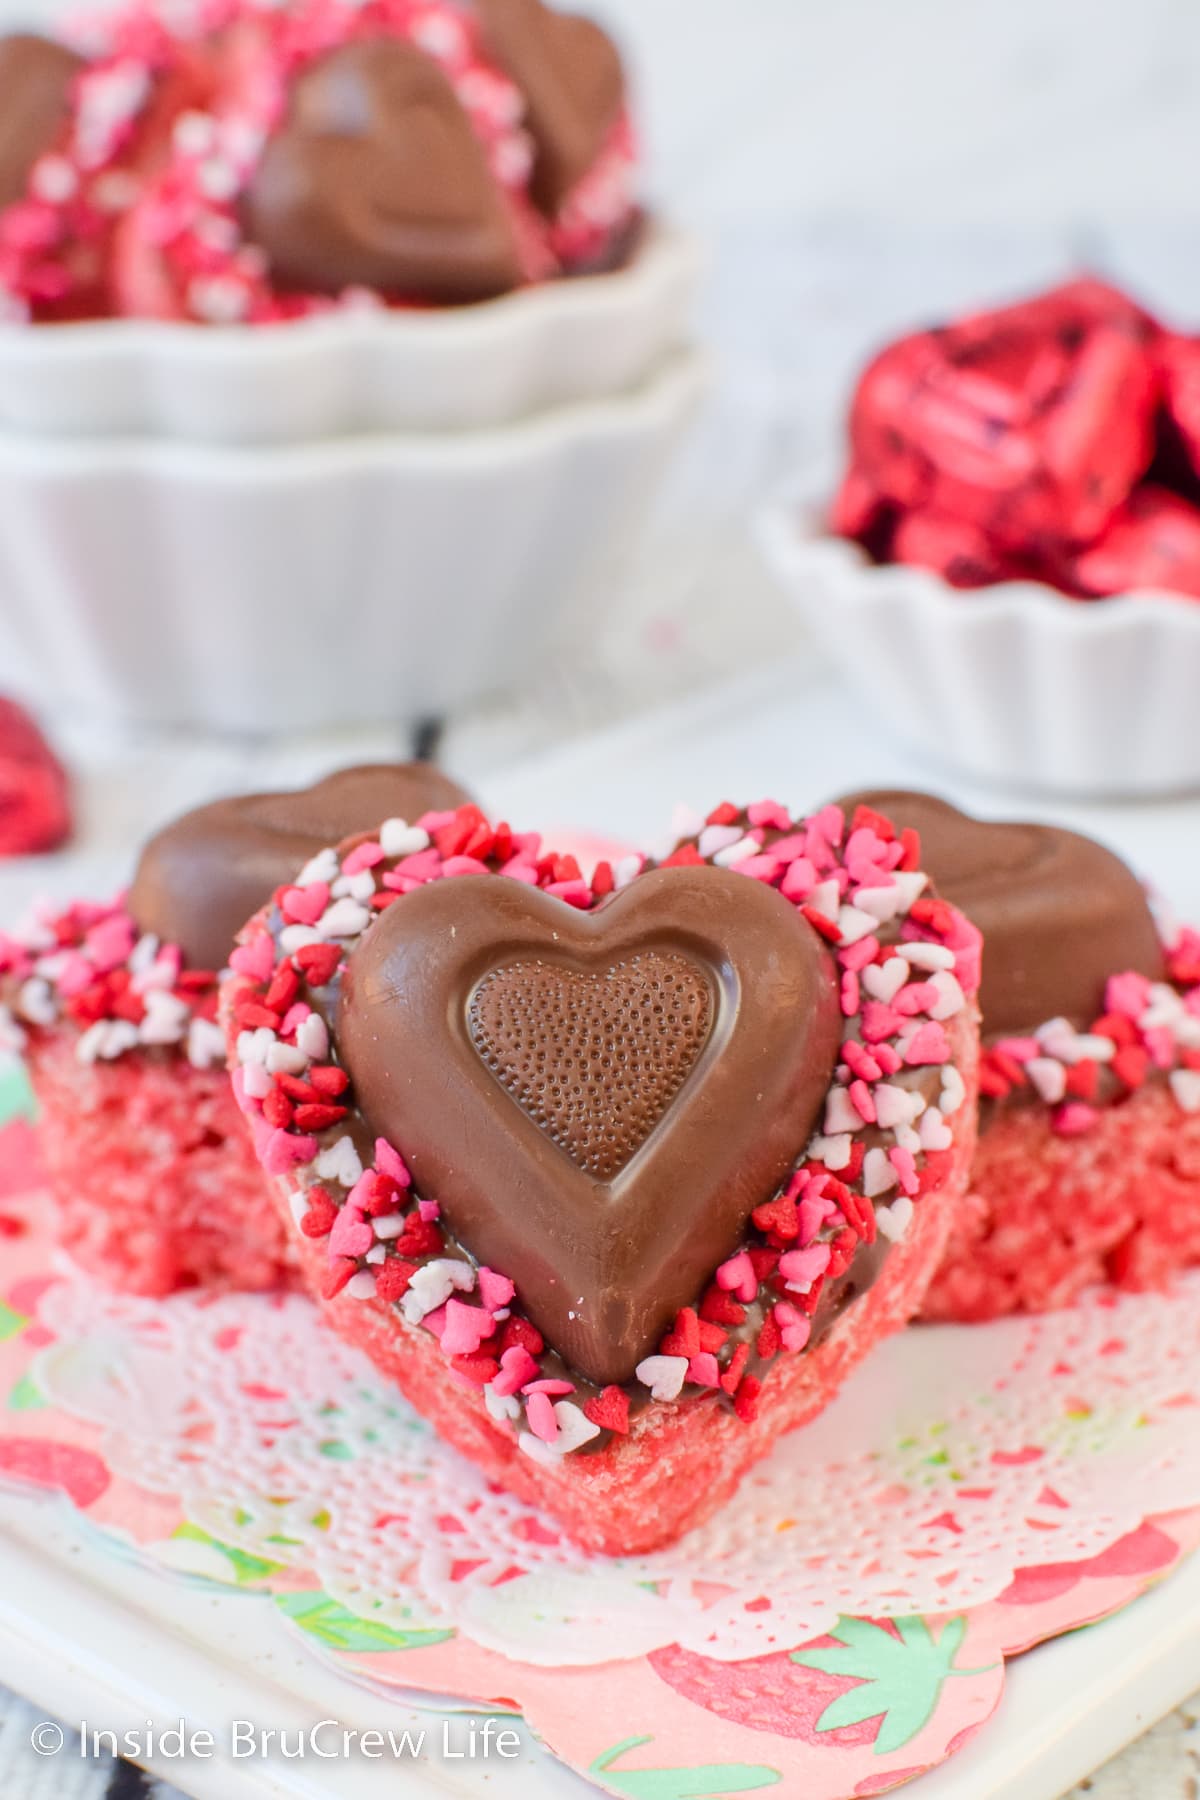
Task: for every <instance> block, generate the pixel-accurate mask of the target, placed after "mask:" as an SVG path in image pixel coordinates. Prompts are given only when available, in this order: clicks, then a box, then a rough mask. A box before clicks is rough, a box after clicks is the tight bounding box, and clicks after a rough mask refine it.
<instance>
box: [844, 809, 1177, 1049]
mask: <svg viewBox="0 0 1200 1800" xmlns="http://www.w3.org/2000/svg"><path fill="white" fill-rule="evenodd" d="M838 805H839V806H844V807H845V808H846V810H847V812H848V813H849V814H850V815H853V812H854V808H855V807H856V806H860V805H861V806H869V807H873V808H874V810H875V811H876V812H880V813H882V814H883V815H884V817H885V818H888V819H890V820H891V821H892V823H893V824H894V825H895V826H896V827H897V829H903V828H904V827H905V826H910V827H912V829H913V830H915V831H918V832H919V833H920V836H921V866H922V868H923V869H925V870H926V871H927V872H928V873H929V875H930V876H931V877H932V879H933V882H934V885H935V886H936V888H937V890H938V892H939V893H940V894H941V895H942V896H943V897H944V898H945V899H947V900H950V901H952V902H953V904H954V905H955V906H957V907H959V908H961V910H962V911H963V912H964V913H966V915H967V917H968V918H969V919H970V920H971V921H972V922H973V923H974V924H975V925H977V926H978V927H979V929H980V931H982V933H983V986H982V989H981V992H980V1004H981V1006H982V1009H983V1028H984V1033H985V1035H986V1036H988V1037H991V1038H995V1037H1020V1036H1023V1035H1025V1034H1026V1033H1028V1032H1030V1031H1032V1030H1034V1028H1035V1027H1036V1026H1038V1025H1042V1024H1045V1022H1046V1020H1047V1019H1054V1018H1059V1017H1062V1018H1066V1019H1070V1020H1071V1021H1072V1023H1073V1024H1075V1025H1076V1026H1080V1027H1085V1028H1086V1027H1087V1026H1088V1025H1090V1024H1091V1023H1092V1022H1093V1021H1094V1020H1095V1019H1096V1018H1097V1017H1098V1016H1099V1014H1100V1013H1101V1012H1103V1010H1104V986H1105V982H1106V981H1107V979H1108V977H1109V976H1110V975H1115V974H1118V973H1120V972H1121V971H1122V970H1125V969H1136V970H1137V971H1138V972H1139V973H1140V974H1142V975H1148V976H1150V977H1151V978H1152V979H1154V980H1162V979H1163V977H1164V962H1163V952H1162V944H1161V942H1160V940H1159V936H1158V931H1157V929H1156V927H1155V924H1154V917H1153V914H1152V913H1151V911H1150V907H1149V904H1148V902H1147V900H1146V895H1145V892H1144V890H1143V888H1142V886H1141V883H1140V882H1139V881H1138V879H1137V877H1136V876H1135V875H1134V874H1133V873H1132V871H1131V870H1129V869H1128V868H1126V866H1125V864H1124V863H1123V862H1122V861H1121V859H1120V857H1119V856H1114V855H1113V853H1112V851H1111V850H1106V849H1105V848H1104V846H1103V845H1102V844H1097V843H1095V842H1094V840H1093V839H1091V838H1087V837H1082V836H1080V835H1079V833H1078V832H1074V831H1063V830H1061V829H1059V828H1058V827H1056V826H1051V825H1021V824H992V823H989V822H986V821H984V820H982V819H973V818H971V817H970V816H969V815H968V814H967V813H961V812H959V811H958V810H957V809H956V808H955V807H953V806H950V805H948V804H947V802H946V801H944V800H938V799H935V798H934V796H933V795H931V794H910V793H904V792H895V791H891V790H887V789H877V790H874V791H872V792H869V793H860V794H850V795H847V796H846V797H845V798H843V799H841V800H839V801H838Z"/></svg>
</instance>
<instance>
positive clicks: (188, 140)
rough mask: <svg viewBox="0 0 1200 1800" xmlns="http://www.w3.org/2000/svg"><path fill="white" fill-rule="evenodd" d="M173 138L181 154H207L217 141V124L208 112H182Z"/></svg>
mask: <svg viewBox="0 0 1200 1800" xmlns="http://www.w3.org/2000/svg"><path fill="white" fill-rule="evenodd" d="M171 139H172V142H173V144H174V147H175V149H176V150H178V151H179V153H180V155H181V156H205V155H207V153H208V152H209V151H210V150H211V149H212V147H213V145H214V144H215V143H216V141H217V132H216V126H215V125H214V123H213V121H212V119H211V118H210V117H209V115H208V114H207V113H202V112H185V113H181V114H180V116H179V118H178V119H176V121H175V129H174V131H173V132H172V133H171Z"/></svg>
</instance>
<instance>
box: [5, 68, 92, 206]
mask: <svg viewBox="0 0 1200 1800" xmlns="http://www.w3.org/2000/svg"><path fill="white" fill-rule="evenodd" d="M86 66H87V65H86V63H85V62H84V60H83V58H82V57H81V56H76V55H75V53H74V51H73V50H68V49H67V48H66V46H65V45H64V44H56V43H54V42H53V41H52V39H50V38H43V37H34V36H32V35H30V34H27V33H18V34H16V35H14V36H12V37H5V38H0V208H2V207H6V206H12V205H14V204H15V203H16V202H17V201H18V200H23V199H24V197H25V191H26V188H27V187H28V185H29V177H30V175H31V173H32V172H33V166H34V164H35V163H36V162H37V160H38V158H39V157H40V156H44V155H45V154H46V152H47V151H48V150H53V149H54V147H55V145H56V144H57V142H58V140H59V138H60V137H61V135H62V131H63V128H64V126H65V125H66V123H67V120H68V118H69V117H70V103H71V84H72V82H73V81H74V80H75V77H76V76H77V75H78V74H79V72H80V70H81V69H84V68H86Z"/></svg>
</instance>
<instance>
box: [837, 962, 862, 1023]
mask: <svg viewBox="0 0 1200 1800" xmlns="http://www.w3.org/2000/svg"><path fill="white" fill-rule="evenodd" d="M841 1002H842V1017H843V1018H845V1019H852V1018H853V1017H854V1015H855V1013H856V1012H857V1011H858V1009H859V1007H860V1006H861V1005H862V992H861V990H860V988H859V985H858V976H857V975H856V974H855V973H854V971H853V970H852V969H847V971H846V973H845V974H844V975H843V976H842V988H841Z"/></svg>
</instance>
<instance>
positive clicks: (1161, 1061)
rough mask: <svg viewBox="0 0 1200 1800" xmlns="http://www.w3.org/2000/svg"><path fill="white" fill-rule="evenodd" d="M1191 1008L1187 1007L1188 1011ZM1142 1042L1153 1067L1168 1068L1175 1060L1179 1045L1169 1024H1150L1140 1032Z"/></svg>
mask: <svg viewBox="0 0 1200 1800" xmlns="http://www.w3.org/2000/svg"><path fill="white" fill-rule="evenodd" d="M1190 1010H1192V1009H1191V1008H1189V1011H1190ZM1197 1010H1200V1009H1197ZM1142 1043H1143V1044H1144V1045H1145V1047H1146V1049H1147V1050H1148V1051H1149V1053H1150V1060H1151V1061H1152V1062H1153V1063H1154V1066H1155V1068H1158V1069H1169V1068H1171V1067H1172V1065H1173V1064H1174V1062H1175V1058H1176V1056H1177V1054H1178V1051H1179V1046H1178V1044H1177V1043H1176V1042H1175V1034H1174V1032H1173V1031H1172V1030H1171V1028H1170V1026H1169V1025H1151V1026H1150V1028H1149V1030H1148V1031H1143V1033H1142Z"/></svg>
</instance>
